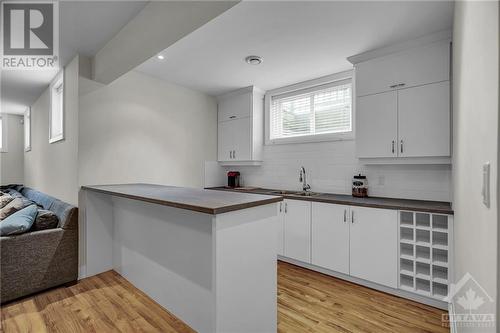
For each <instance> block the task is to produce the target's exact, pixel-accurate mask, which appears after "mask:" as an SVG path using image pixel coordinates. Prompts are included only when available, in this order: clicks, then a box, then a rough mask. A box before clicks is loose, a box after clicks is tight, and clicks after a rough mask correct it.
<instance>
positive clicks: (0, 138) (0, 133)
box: [0, 115, 6, 153]
mask: <svg viewBox="0 0 500 333" xmlns="http://www.w3.org/2000/svg"><path fill="white" fill-rule="evenodd" d="M3 126H4V122H3V118H2V116H1V115H0V152H2V153H3V152H6V149H5V147H4V146H5V138H4V133H5V131H4V128H3Z"/></svg>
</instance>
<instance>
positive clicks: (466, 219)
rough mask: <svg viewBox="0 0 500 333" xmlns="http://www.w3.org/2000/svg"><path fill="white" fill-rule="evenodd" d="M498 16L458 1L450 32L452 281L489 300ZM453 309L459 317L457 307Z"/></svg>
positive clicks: (493, 291)
mask: <svg viewBox="0 0 500 333" xmlns="http://www.w3.org/2000/svg"><path fill="white" fill-rule="evenodd" d="M498 12H499V5H498V2H493V1H492V2H475V1H464V2H462V1H458V2H456V3H455V22H454V31H453V73H454V89H453V96H454V98H453V104H454V118H453V120H454V160H453V183H454V191H453V206H454V210H455V223H454V225H455V279H456V280H458V279H460V278H461V277H462V275H463V274H465V273H466V272H469V273H470V274H471V275H472V276H473V277H475V279H476V280H477V281H478V282H479V283H480V284H481V285H482V287H483V288H484V289H485V290H486V291H487V292H488V293H489V295H490V296H491V297H493V298H496V295H497V288H498V275H497V266H498V259H499V258H498V252H497V242H498V239H497V232H498V207H497V195H498V188H497V184H498V180H497V174H498V166H497V161H498V155H497V154H498V140H499V137H498V124H499V119H498V112H499V111H498V107H499V104H498V89H499V83H498V81H499V66H498V61H499V56H498V53H499V50H498V48H499V46H498V41H499V32H498V31H499V21H498V16H499V13H498ZM485 162H490V163H491V181H490V186H491V207H490V208H487V207H486V206H484V205H483V203H482V198H481V189H482V165H483V163H485ZM484 300H485V302H486V304H485V305H484V306H482V307H481V308H480V309H479V310H480V311H479V312H480V313H494V311H495V309H494V306H495V304H490V303H489V301H488V300H487V299H484ZM456 309H457V310H462V311H463V309H461V308H460V307H459V305H456ZM459 331H463V332H477V331H478V329H477V328H470V329H465V328H460V329H459ZM494 331H495V329H494V328H490V329H484V330H481V332H494Z"/></svg>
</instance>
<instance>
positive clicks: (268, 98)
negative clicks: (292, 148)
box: [264, 70, 355, 145]
mask: <svg viewBox="0 0 500 333" xmlns="http://www.w3.org/2000/svg"><path fill="white" fill-rule="evenodd" d="M343 80H351V84H352V88H351V93H352V99H351V101H352V102H351V103H352V104H351V131H350V132H343V133H326V134H315V135H301V136H295V137H290V138H278V139H272V140H271V118H270V117H271V102H272V98H273V97H274V96H277V95H282V94H287V93H290V92H293V91H298V90H305V89H311V88H314V87H318V86H323V85H327V84H332V83H335V82H337V81H343ZM354 96H355V94H354V78H353V71H352V70H348V71H344V72H340V73H336V74H332V75H328V76H323V77H320V78H318V79H314V80H309V81H305V82H301V83H297V84H293V85H290V86H286V87H283V88H278V89H274V90H269V91H267V92H266V95H265V97H264V110H265V126H264V128H265V140H264V141H265V144H266V145H275V144H290V143H307V142H324V141H343V140H354V137H355V133H354V128H355V126H354V119H355V117H354V112H355V111H354V110H355V108H354Z"/></svg>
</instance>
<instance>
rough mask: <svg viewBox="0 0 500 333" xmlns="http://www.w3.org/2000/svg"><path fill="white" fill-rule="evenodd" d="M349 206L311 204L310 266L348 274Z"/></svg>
mask: <svg viewBox="0 0 500 333" xmlns="http://www.w3.org/2000/svg"><path fill="white" fill-rule="evenodd" d="M348 218H349V206H343V205H335V204H329V203H320V202H313V203H312V228H311V229H312V233H311V244H312V264H313V265H317V266H321V267H325V268H328V269H331V270H332V271H336V272H340V273H343V274H349V221H348Z"/></svg>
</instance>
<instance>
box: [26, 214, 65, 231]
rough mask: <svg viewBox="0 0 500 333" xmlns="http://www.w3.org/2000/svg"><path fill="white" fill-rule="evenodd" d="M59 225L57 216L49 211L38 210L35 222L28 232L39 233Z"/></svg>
mask: <svg viewBox="0 0 500 333" xmlns="http://www.w3.org/2000/svg"><path fill="white" fill-rule="evenodd" d="M58 225H59V219H58V218H57V215H56V214H55V213H54V212H53V211H50V210H45V209H38V213H37V214H36V218H35V222H34V223H33V226H32V227H31V230H30V231H39V230H45V229H54V228H57V226H58Z"/></svg>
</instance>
